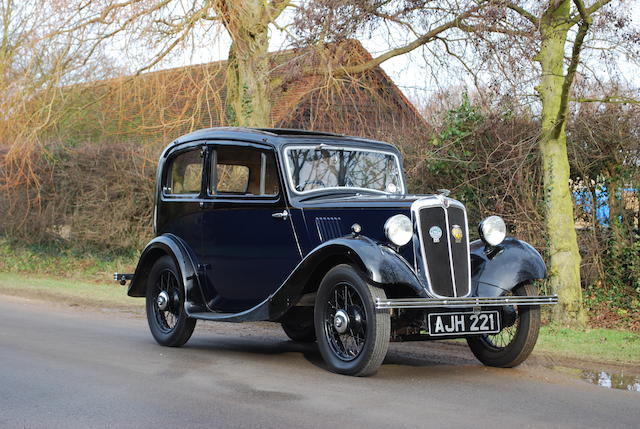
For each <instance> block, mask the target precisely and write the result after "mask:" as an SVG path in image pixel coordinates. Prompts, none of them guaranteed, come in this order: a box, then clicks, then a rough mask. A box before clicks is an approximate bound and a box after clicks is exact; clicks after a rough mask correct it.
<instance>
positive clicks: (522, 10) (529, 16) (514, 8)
mask: <svg viewBox="0 0 640 429" xmlns="http://www.w3.org/2000/svg"><path fill="white" fill-rule="evenodd" d="M503 4H504V6H505V7H506V8H508V9H511V10H512V11H514V12H516V13H517V14H518V15H520V16H522V17H523V18H524V19H526V20H527V21H529V22H530V23H532V24H533V25H535V26H536V27H538V26H539V24H540V20H539V19H538V17H536V16H535V15H534V14H532V13H531V12H529V11H528V10H526V9H525V8H523V7H522V6H518V5H517V4H514V3H511V2H510V1H506V2H504V3H503Z"/></svg>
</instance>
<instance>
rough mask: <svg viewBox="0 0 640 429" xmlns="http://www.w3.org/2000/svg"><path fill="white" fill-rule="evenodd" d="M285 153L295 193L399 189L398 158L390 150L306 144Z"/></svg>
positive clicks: (391, 191)
mask: <svg viewBox="0 0 640 429" xmlns="http://www.w3.org/2000/svg"><path fill="white" fill-rule="evenodd" d="M286 156H287V162H288V168H289V174H290V175H291V182H292V185H293V187H294V189H295V190H296V191H297V192H299V193H305V192H311V191H315V190H320V189H340V188H353V189H361V190H371V191H377V192H383V193H398V192H403V189H402V180H401V173H400V166H399V162H398V158H397V157H396V156H395V155H394V154H393V153H390V152H378V151H370V150H363V149H356V148H333V147H332V148H322V147H311V146H310V147H295V148H288V149H287V151H286Z"/></svg>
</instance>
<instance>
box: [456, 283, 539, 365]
mask: <svg viewBox="0 0 640 429" xmlns="http://www.w3.org/2000/svg"><path fill="white" fill-rule="evenodd" d="M513 294H514V295H518V296H534V295H537V289H536V287H535V286H534V285H532V284H529V283H526V284H522V285H520V286H518V287H517V288H515V289H514V290H513ZM502 323H503V324H505V326H504V327H503V329H502V331H500V332H499V333H497V334H483V335H479V336H473V337H467V344H469V348H470V349H471V351H472V352H473V354H474V355H475V357H476V358H477V359H478V360H479V361H480V362H482V363H483V364H485V365H487V366H495V367H500V368H511V367H514V366H517V365H520V364H521V363H522V362H524V360H525V359H526V358H527V357H529V354H531V352H532V351H533V347H534V346H535V345H536V341H537V340H538V333H539V331H540V306H509V307H508V308H506V309H505V312H504V317H503V322H502Z"/></svg>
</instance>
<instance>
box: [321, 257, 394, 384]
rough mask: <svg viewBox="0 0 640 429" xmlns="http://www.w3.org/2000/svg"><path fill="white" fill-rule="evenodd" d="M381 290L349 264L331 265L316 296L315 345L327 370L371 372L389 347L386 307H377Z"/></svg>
mask: <svg viewBox="0 0 640 429" xmlns="http://www.w3.org/2000/svg"><path fill="white" fill-rule="evenodd" d="M377 298H380V299H386V295H385V293H384V290H382V289H380V288H377V287H374V286H371V285H369V284H368V283H367V282H366V281H365V280H363V278H362V277H361V276H360V275H359V274H358V272H357V271H356V270H355V269H354V268H353V267H351V266H350V265H338V266H336V267H334V268H332V269H331V270H330V271H329V272H328V273H327V274H326V275H325V276H324V278H323V279H322V282H321V283H320V288H319V289H318V293H317V295H316V303H315V309H314V323H315V328H316V337H317V341H318V348H319V349H320V354H321V355H322V357H323V359H324V361H325V362H326V364H327V366H328V367H329V369H330V370H331V371H333V372H337V373H339V374H345V375H355V376H367V375H371V374H374V373H375V372H376V371H377V370H378V367H380V365H381V364H382V361H383V360H384V358H385V356H386V354H387V349H388V348H389V336H390V330H391V323H390V316H389V312H388V311H387V310H376V308H375V301H376V299H377Z"/></svg>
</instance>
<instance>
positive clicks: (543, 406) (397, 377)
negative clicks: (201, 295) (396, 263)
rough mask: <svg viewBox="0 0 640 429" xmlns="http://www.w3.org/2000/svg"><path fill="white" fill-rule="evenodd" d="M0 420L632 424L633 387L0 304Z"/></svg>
mask: <svg viewBox="0 0 640 429" xmlns="http://www.w3.org/2000/svg"><path fill="white" fill-rule="evenodd" d="M0 314H1V315H2V317H1V318H0V427H3V428H4V427H9V428H23V427H26V428H38V427H54V428H58V427H59V428H73V427H78V428H90V427H110V428H120V427H164V428H172V427H178V426H182V427H210V428H226V427H234V428H235V427H237V428H250V427H256V428H269V427H275V428H287V427H292V428H305V427H322V428H332V429H336V428H339V429H343V428H349V429H351V428H360V427H362V428H365V427H366V428H376V427H385V428H412V427H474V428H485V427H507V425H508V426H510V427H545V428H546V427H563V428H570V427H576V428H578V427H580V428H585V427H595V428H613V427H633V428H638V427H640V393H635V392H624V391H616V390H609V389H605V388H602V387H598V386H592V385H589V384H587V383H586V382H583V381H580V380H577V379H575V380H574V379H573V378H571V377H569V376H564V375H562V374H560V373H557V372H555V371H552V370H549V369H546V368H544V367H541V366H538V365H532V364H529V365H524V366H521V367H520V368H518V369H510V370H501V369H493V368H485V367H482V366H480V365H479V364H478V363H476V362H475V361H474V360H473V358H472V356H471V355H470V353H469V352H468V351H467V350H466V347H464V346H463V345H458V344H444V345H441V344H435V343H410V344H392V346H391V350H390V352H389V355H388V357H387V360H386V361H385V364H384V365H383V366H382V368H381V369H380V371H379V372H378V374H377V375H375V376H373V377H369V378H352V377H345V376H340V375H336V374H332V373H329V372H327V371H326V370H325V369H324V368H323V364H322V361H321V359H320V356H319V353H318V351H317V349H316V348H315V346H314V345H299V344H295V343H293V342H291V341H288V340H287V339H286V337H285V336H284V334H283V333H281V332H280V330H279V328H278V327H277V326H276V325H270V324H243V325H235V324H212V323H209V324H207V323H200V325H199V327H198V328H196V332H195V333H194V336H193V337H192V339H191V341H190V342H189V343H188V344H187V345H186V346H185V347H183V348H179V349H171V348H164V347H160V346H158V345H157V344H156V343H155V342H154V341H153V339H152V338H151V335H150V334H149V332H148V330H147V326H146V320H145V319H144V318H143V317H141V316H140V315H132V314H129V313H122V312H118V311H98V310H89V309H81V308H69V307H65V306H63V305H52V306H45V305H44V304H43V303H42V302H40V301H30V300H25V299H21V298H9V297H2V300H1V301H0Z"/></svg>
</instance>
